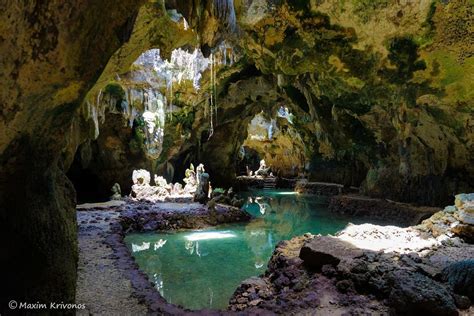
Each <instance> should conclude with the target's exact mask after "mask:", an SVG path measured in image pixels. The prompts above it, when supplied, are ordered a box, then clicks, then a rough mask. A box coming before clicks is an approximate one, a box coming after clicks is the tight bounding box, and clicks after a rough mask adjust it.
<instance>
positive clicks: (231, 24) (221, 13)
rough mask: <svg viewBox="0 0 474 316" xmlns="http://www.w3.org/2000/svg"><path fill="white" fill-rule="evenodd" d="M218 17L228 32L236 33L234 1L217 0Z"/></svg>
mask: <svg viewBox="0 0 474 316" xmlns="http://www.w3.org/2000/svg"><path fill="white" fill-rule="evenodd" d="M215 8H216V16H217V17H218V18H219V19H220V20H221V21H222V22H223V23H224V25H225V26H226V27H227V30H228V31H230V32H235V31H236V29H237V18H236V15H235V8H234V0H215Z"/></svg>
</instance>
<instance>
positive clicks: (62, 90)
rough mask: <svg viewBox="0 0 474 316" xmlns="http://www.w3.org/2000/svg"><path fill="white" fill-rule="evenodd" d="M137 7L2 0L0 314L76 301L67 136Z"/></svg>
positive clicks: (132, 4) (127, 3) (132, 3)
mask: <svg viewBox="0 0 474 316" xmlns="http://www.w3.org/2000/svg"><path fill="white" fill-rule="evenodd" d="M140 4H141V1H122V2H121V3H120V5H117V3H116V2H115V1H82V2H75V3H66V2H64V1H29V2H18V1H4V2H2V3H1V4H0V21H1V22H0V55H1V56H2V58H1V59H0V68H1V69H2V72H0V82H2V89H1V92H0V93H1V94H0V104H1V107H0V130H1V133H0V225H1V227H0V231H1V237H2V240H4V241H6V242H5V244H4V247H3V248H2V254H1V259H0V264H1V266H2V267H3V268H2V272H1V274H2V277H1V279H2V287H3V289H4V290H3V291H2V294H1V303H2V304H1V307H0V308H1V310H2V311H3V310H4V309H6V308H7V307H6V306H7V305H6V304H4V303H5V302H7V301H8V300H10V299H15V300H17V301H24V302H32V303H35V302H37V301H39V302H45V303H47V302H51V301H53V302H61V301H63V302H73V301H74V298H75V286H76V262H77V231H76V216H75V191H74V188H73V186H72V184H71V182H70V181H69V180H68V179H67V177H66V176H65V170H66V168H65V166H64V161H65V160H66V159H65V157H64V156H63V153H65V152H67V151H66V150H65V148H66V147H67V145H68V140H67V139H66V137H65V135H69V132H70V129H71V128H72V127H71V126H72V121H73V117H74V115H75V111H76V109H77V108H78V107H79V105H80V103H81V101H82V99H83V98H84V96H85V94H86V93H87V91H88V90H89V89H90V88H91V86H92V85H93V84H94V82H95V80H96V79H97V78H98V77H99V75H100V73H101V70H102V69H103V68H104V66H105V64H106V63H107V60H108V59H109V58H110V56H111V55H112V54H113V53H114V52H115V50H116V49H117V48H119V47H120V46H121V45H122V44H123V43H124V42H125V41H126V40H127V39H128V38H129V36H130V27H129V25H130V23H132V24H133V22H131V21H133V20H134V17H135V16H136V13H137V9H138V7H139V6H140ZM69 152H75V149H74V148H72V149H71V148H70V149H69Z"/></svg>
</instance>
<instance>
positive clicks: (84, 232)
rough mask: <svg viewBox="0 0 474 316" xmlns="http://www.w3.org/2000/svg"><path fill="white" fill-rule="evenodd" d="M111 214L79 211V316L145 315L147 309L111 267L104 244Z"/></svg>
mask: <svg viewBox="0 0 474 316" xmlns="http://www.w3.org/2000/svg"><path fill="white" fill-rule="evenodd" d="M118 215H119V213H118V212H114V211H104V210H102V211H78V212H77V221H78V224H79V263H78V279H77V294H76V301H77V303H83V304H85V306H86V309H85V310H81V311H78V312H77V314H78V315H90V314H94V315H144V314H146V313H147V311H148V309H147V307H146V306H145V305H143V304H141V303H140V302H139V301H138V299H137V298H136V297H134V296H133V295H132V293H133V290H132V286H131V283H130V281H129V280H128V279H127V278H126V277H125V276H124V275H123V273H122V272H121V271H120V270H118V269H117V268H116V267H114V264H113V263H114V259H113V255H112V249H111V248H110V247H109V246H107V245H106V244H105V243H104V240H105V237H106V236H107V233H108V232H109V222H110V220H111V219H113V218H116V217H118Z"/></svg>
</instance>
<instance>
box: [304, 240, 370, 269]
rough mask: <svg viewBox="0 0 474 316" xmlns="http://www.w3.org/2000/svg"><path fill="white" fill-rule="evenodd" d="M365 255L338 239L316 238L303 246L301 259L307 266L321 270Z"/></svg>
mask: <svg viewBox="0 0 474 316" xmlns="http://www.w3.org/2000/svg"><path fill="white" fill-rule="evenodd" d="M363 254H364V253H363V251H362V250H361V249H359V248H357V247H354V246H352V245H351V244H349V243H347V242H344V241H342V240H340V239H338V238H334V237H329V236H316V237H314V238H313V239H311V240H309V241H308V242H306V243H305V244H304V245H303V247H302V248H301V251H300V254H299V257H300V258H301V259H302V260H303V261H304V264H305V266H307V267H309V268H311V269H316V270H320V269H321V268H322V266H324V265H327V264H330V265H333V266H337V265H338V264H339V262H341V261H342V260H353V259H355V258H358V257H361V256H362V255H363Z"/></svg>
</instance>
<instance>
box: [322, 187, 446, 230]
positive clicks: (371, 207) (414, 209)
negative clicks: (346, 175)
mask: <svg viewBox="0 0 474 316" xmlns="http://www.w3.org/2000/svg"><path fill="white" fill-rule="evenodd" d="M329 210H330V211H332V212H334V213H338V214H343V215H350V216H353V217H355V218H360V219H364V218H367V219H370V220H376V221H377V220H379V221H380V222H383V223H384V224H391V225H397V226H401V227H407V226H412V225H417V224H420V223H421V221H422V220H424V219H427V218H429V217H430V216H431V215H433V214H435V213H436V212H439V211H440V210H441V208H436V207H427V206H413V205H411V204H407V203H399V202H394V201H390V200H385V199H376V198H369V197H366V196H361V195H356V194H347V195H344V194H343V195H336V196H333V197H332V198H331V199H330V200H329Z"/></svg>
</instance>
